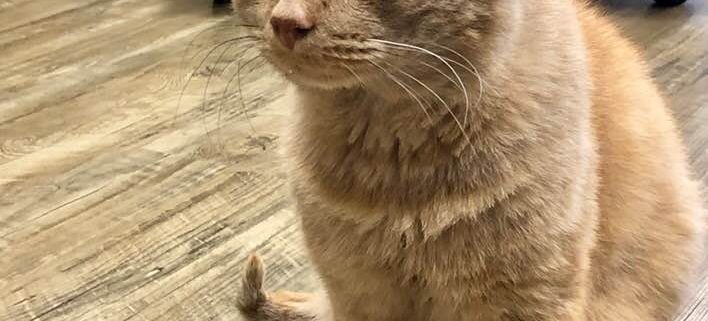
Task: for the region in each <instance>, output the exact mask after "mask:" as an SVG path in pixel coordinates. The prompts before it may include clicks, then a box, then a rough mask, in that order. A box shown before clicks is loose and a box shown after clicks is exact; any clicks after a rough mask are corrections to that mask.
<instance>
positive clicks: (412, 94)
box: [367, 59, 433, 126]
mask: <svg viewBox="0 0 708 321" xmlns="http://www.w3.org/2000/svg"><path fill="white" fill-rule="evenodd" d="M367 61H368V62H369V63H370V64H372V65H373V66H375V67H376V68H378V69H379V70H381V71H383V72H384V74H386V77H388V78H389V79H391V81H393V82H394V83H396V84H397V85H398V86H399V87H401V88H403V90H404V91H406V92H407V93H408V95H410V96H411V98H413V99H414V100H415V101H416V102H417V103H418V105H419V106H420V109H421V110H423V113H425V116H426V117H427V118H428V122H429V123H430V125H431V126H432V125H433V118H432V117H431V116H430V113H429V112H428V110H427V109H425V106H423V102H422V101H421V99H420V98H419V97H418V96H417V95H416V94H415V93H414V92H413V90H412V89H411V88H410V87H408V86H407V85H406V84H404V83H403V82H402V81H401V80H399V79H398V78H397V77H396V76H394V75H393V74H391V72H389V71H388V70H386V68H384V67H382V66H381V65H379V64H377V63H376V62H374V61H373V60H370V59H367Z"/></svg>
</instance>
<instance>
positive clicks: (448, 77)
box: [420, 61, 462, 90]
mask: <svg viewBox="0 0 708 321" xmlns="http://www.w3.org/2000/svg"><path fill="white" fill-rule="evenodd" d="M420 63H421V64H422V65H423V66H426V67H428V68H430V69H433V70H435V71H436V72H437V73H439V74H441V75H443V77H445V78H446V79H447V80H449V81H450V82H451V83H452V84H453V85H454V86H455V87H457V89H460V90H462V87H460V84H458V83H457V82H456V81H455V79H452V77H450V75H448V74H446V73H444V72H443V71H442V70H440V68H438V67H435V66H433V65H431V64H429V63H427V62H425V61H421V62H420Z"/></svg>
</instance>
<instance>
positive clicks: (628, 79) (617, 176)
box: [579, 6, 705, 321]
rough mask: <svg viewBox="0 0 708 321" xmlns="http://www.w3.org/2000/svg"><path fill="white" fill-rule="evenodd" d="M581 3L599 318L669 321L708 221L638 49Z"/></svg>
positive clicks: (595, 298) (671, 122)
mask: <svg viewBox="0 0 708 321" xmlns="http://www.w3.org/2000/svg"><path fill="white" fill-rule="evenodd" d="M579 7H580V9H579V17H580V20H581V25H582V28H583V33H584V41H585V46H586V48H587V53H588V61H589V64H590V76H591V80H592V84H593V85H592V87H593V95H592V106H593V107H592V114H593V119H592V122H593V130H594V136H595V141H596V146H597V150H598V154H599V164H598V176H599V177H598V180H599V190H598V193H597V199H598V205H599V210H600V217H601V219H600V226H599V228H598V236H597V239H598V245H597V247H596V249H595V251H594V254H593V258H592V260H593V261H594V262H595V264H591V265H592V266H593V273H592V274H593V275H592V277H593V285H594V287H593V290H592V291H591V296H592V297H593V300H592V302H594V303H593V306H592V309H591V310H592V311H591V315H593V316H594V318H593V320H627V321H633V320H637V321H639V320H664V319H668V318H669V317H670V314H671V311H673V310H674V309H675V305H676V304H677V303H678V302H679V296H680V289H682V288H684V285H685V283H686V282H688V279H687V276H688V275H689V273H688V272H689V270H690V269H691V268H692V267H694V266H696V261H697V260H698V258H699V257H700V255H699V253H700V252H701V245H702V243H703V237H702V234H703V231H704V229H705V225H704V218H703V217H704V216H703V212H704V211H703V210H702V208H701V204H702V203H701V201H700V197H699V189H698V185H697V184H696V183H695V182H694V181H693V180H692V179H691V178H690V176H691V175H690V173H689V170H688V166H687V161H686V157H685V152H684V149H683V146H682V143H681V140H680V138H679V136H680V135H679V132H678V129H677V128H676V126H675V123H674V120H673V118H672V116H671V113H670V110H669V109H668V108H667V107H666V105H665V103H664V100H663V98H662V96H661V94H660V91H659V90H658V89H657V87H656V86H655V85H654V83H653V81H652V80H651V78H650V74H649V71H648V68H647V67H646V66H645V65H644V63H643V60H642V57H641V55H640V54H639V51H638V50H637V49H636V48H635V47H634V45H632V44H631V43H630V42H629V41H628V40H626V39H625V38H623V37H622V36H621V34H620V31H619V30H618V29H617V28H616V27H615V26H614V25H613V24H612V23H611V22H610V21H609V20H608V19H607V18H605V17H603V16H602V15H601V14H599V13H598V12H597V11H595V10H591V9H588V8H585V7H584V6H582V7H581V6H579ZM628 303H630V304H628ZM642 306H644V307H646V308H645V309H635V308H634V307H642ZM629 308H631V310H630V309H629Z"/></svg>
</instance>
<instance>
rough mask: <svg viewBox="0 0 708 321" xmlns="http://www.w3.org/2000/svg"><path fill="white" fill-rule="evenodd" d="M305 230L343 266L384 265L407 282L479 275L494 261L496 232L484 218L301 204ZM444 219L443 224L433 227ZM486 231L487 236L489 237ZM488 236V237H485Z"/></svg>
mask: <svg viewBox="0 0 708 321" xmlns="http://www.w3.org/2000/svg"><path fill="white" fill-rule="evenodd" d="M300 214H301V217H302V223H303V230H304V233H305V237H306V239H307V242H308V246H309V247H310V250H311V251H312V252H313V253H316V254H315V255H322V256H328V257H327V258H325V259H326V260H332V261H335V262H337V263H339V264H346V265H352V266H362V267H366V268H371V269H379V270H380V271H382V272H383V273H389V274H390V276H391V277H394V278H397V279H399V281H400V282H401V284H402V285H406V284H407V285H414V286H422V287H426V286H432V287H436V286H437V285H440V284H447V283H449V282H450V281H452V280H455V279H459V280H462V279H466V280H467V281H469V280H472V279H475V278H476V276H477V275H478V274H480V273H482V272H483V269H484V266H486V265H487V264H489V262H490V260H489V257H487V253H490V252H489V251H487V250H486V249H484V244H483V243H485V242H488V241H489V239H488V236H489V235H491V231H489V230H486V229H485V228H484V227H483V226H482V225H480V223H481V222H480V221H478V220H475V219H462V220H455V221H449V222H447V223H444V222H443V221H442V220H444V219H443V218H441V217H438V218H437V219H432V221H427V220H424V219H420V214H419V213H407V214H408V215H405V214H401V213H396V214H392V213H384V212H366V211H357V210H353V209H346V208H342V207H336V206H323V205H321V204H320V205H316V204H309V205H304V206H303V205H301V206H300ZM434 223H438V224H439V226H431V224H434ZM485 235H486V236H485ZM485 238H486V239H485Z"/></svg>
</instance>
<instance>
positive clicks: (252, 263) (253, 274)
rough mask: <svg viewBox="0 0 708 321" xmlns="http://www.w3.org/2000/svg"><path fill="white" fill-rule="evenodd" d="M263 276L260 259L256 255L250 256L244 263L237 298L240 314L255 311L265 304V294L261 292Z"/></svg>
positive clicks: (263, 270)
mask: <svg viewBox="0 0 708 321" xmlns="http://www.w3.org/2000/svg"><path fill="white" fill-rule="evenodd" d="M264 274H265V269H264V267H263V262H262V261H261V259H260V258H259V257H258V256H257V255H251V257H249V258H248V262H247V263H246V269H245V273H244V277H243V280H242V286H241V293H240V294H239V298H238V307H239V309H240V310H241V311H242V312H244V313H249V312H253V311H257V310H258V309H259V308H260V307H261V306H262V305H263V304H264V303H265V302H266V294H265V292H263V276H264Z"/></svg>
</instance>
